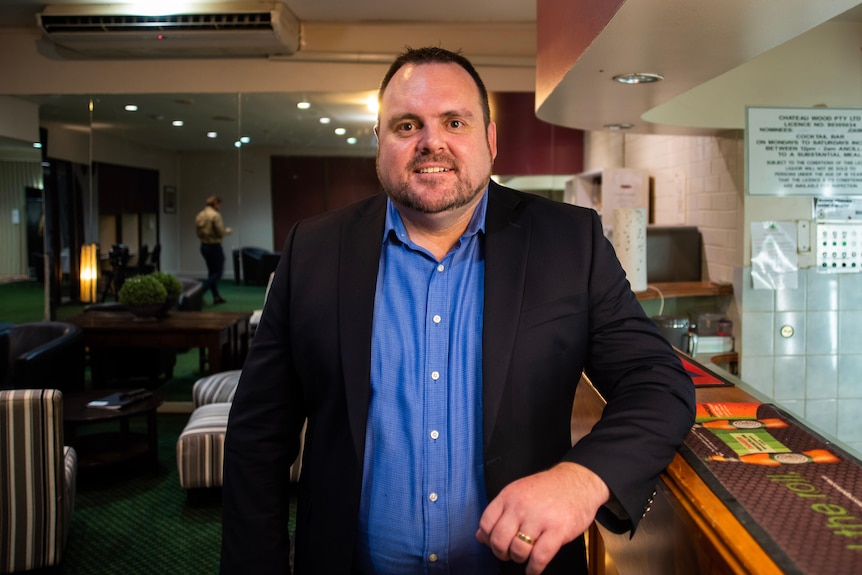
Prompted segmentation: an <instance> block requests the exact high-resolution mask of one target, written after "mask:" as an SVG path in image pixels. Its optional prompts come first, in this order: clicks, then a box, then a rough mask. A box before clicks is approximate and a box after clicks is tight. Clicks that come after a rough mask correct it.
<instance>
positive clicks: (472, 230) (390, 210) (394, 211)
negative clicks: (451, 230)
mask: <svg viewBox="0 0 862 575" xmlns="http://www.w3.org/2000/svg"><path fill="white" fill-rule="evenodd" d="M487 210H488V188H485V191H484V192H483V193H482V199H481V200H479V203H478V204H476V209H475V210H473V217H472V218H470V223H469V224H467V229H466V230H464V233H463V234H461V239H462V240H463V239H464V238H469V237H470V236H474V235H476V234H478V233H479V232H482V233H483V234H484V233H485V214H486V212H487ZM392 237H395V238H398V239H399V240H401V241H402V242H404V243H408V242H409V239H408V237H407V228H405V227H404V222H403V221H402V220H401V214H400V213H399V212H398V208H397V207H396V206H395V204H394V203H392V199H391V198H386V222H385V223H384V226H383V243H386V242H387V241H389V238H392Z"/></svg>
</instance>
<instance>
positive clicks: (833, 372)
mask: <svg viewBox="0 0 862 575" xmlns="http://www.w3.org/2000/svg"><path fill="white" fill-rule="evenodd" d="M807 360H808V361H807V363H806V366H805V367H806V369H805V372H804V376H803V375H802V374H800V375H799V377H804V378H805V397H806V398H807V399H835V398H837V397H838V356H837V355H809V356H808V358H807Z"/></svg>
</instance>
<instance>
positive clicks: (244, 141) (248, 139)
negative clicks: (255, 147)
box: [239, 136, 251, 144]
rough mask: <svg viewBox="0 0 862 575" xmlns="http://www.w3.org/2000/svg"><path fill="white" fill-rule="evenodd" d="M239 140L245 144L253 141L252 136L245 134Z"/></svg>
mask: <svg viewBox="0 0 862 575" xmlns="http://www.w3.org/2000/svg"><path fill="white" fill-rule="evenodd" d="M239 141H240V142H242V143H243V144H248V143H249V142H251V138H249V137H248V136H243V137H242V138H240V139H239Z"/></svg>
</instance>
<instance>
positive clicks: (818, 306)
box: [584, 132, 862, 453]
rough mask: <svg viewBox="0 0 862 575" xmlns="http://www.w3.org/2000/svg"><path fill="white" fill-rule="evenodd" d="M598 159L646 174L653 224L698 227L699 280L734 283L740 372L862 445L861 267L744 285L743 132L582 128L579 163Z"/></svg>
mask: <svg viewBox="0 0 862 575" xmlns="http://www.w3.org/2000/svg"><path fill="white" fill-rule="evenodd" d="M605 167H626V168H642V169H645V170H647V171H648V172H649V174H650V176H651V177H652V178H653V181H654V202H655V203H654V211H653V217H654V221H655V223H658V224H666V225H672V224H687V225H696V226H698V227H699V228H700V230H701V233H702V234H703V240H704V250H705V255H706V260H707V274H708V275H707V277H706V278H705V279H709V280H712V281H715V282H733V284H734V293H735V296H734V301H735V305H734V306H733V307H734V309H732V310H729V311H730V314H731V317H732V318H733V319H734V321H735V323H736V326H735V332H736V335H737V336H738V338H737V341H736V351H738V352H739V354H740V375H741V377H742V379H743V380H744V381H745V382H747V383H749V384H750V385H752V386H753V387H755V388H756V389H757V390H758V391H760V392H761V393H763V394H764V395H765V396H766V397H768V398H770V399H772V400H774V401H775V402H776V403H779V404H780V405H782V406H784V407H785V408H786V409H788V410H789V411H791V412H793V413H794V414H796V415H797V416H798V417H800V418H804V419H805V420H806V421H808V422H809V423H811V424H812V425H813V426H814V427H815V428H817V429H820V430H821V431H824V432H826V433H828V434H830V435H832V436H835V437H837V438H838V439H840V440H841V441H842V442H844V443H845V444H847V445H848V446H850V447H851V448H853V449H855V450H856V452H857V453H862V274H840V275H825V274H818V273H816V271H815V270H814V269H813V268H805V269H801V270H799V273H798V288H797V289H794V290H781V291H772V290H754V289H753V288H752V284H751V278H750V274H751V271H750V268H744V267H743V266H744V265H745V262H746V259H747V258H746V257H745V253H744V249H745V245H744V236H745V234H744V228H745V218H744V216H745V214H744V211H745V202H746V198H745V195H744V181H745V180H744V168H745V166H744V137H743V134H742V133H741V132H733V133H729V134H727V135H726V137H707V136H702V137H701V136H697V137H692V136H652V135H636V134H628V135H624V134H621V133H612V132H591V133H589V134H587V140H586V149H585V160H584V169H585V170H600V169H602V168H605ZM779 202H780V200H778V199H776V200H767V204H766V205H761V206H759V210H760V213H759V214H758V217H761V216H762V215H764V212H765V213H769V214H780V213H781V210H780V209H779V208H780V206H779V205H778V203H779ZM773 204H774V205H773ZM764 208H765V209H764ZM772 217H781V216H779V215H773V216H772ZM783 326H790V327H791V328H792V330H793V334H792V335H791V336H790V337H783V336H782V335H781V328H782V327H783ZM787 333H788V331H787V330H785V334H787Z"/></svg>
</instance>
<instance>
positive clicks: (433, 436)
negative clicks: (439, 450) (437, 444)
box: [431, 429, 440, 439]
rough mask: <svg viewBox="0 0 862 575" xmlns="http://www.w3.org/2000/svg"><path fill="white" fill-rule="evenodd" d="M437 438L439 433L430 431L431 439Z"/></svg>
mask: <svg viewBox="0 0 862 575" xmlns="http://www.w3.org/2000/svg"><path fill="white" fill-rule="evenodd" d="M438 437H440V432H439V431H437V430H436V429H435V430H434V431H432V432H431V439H437V438H438Z"/></svg>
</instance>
